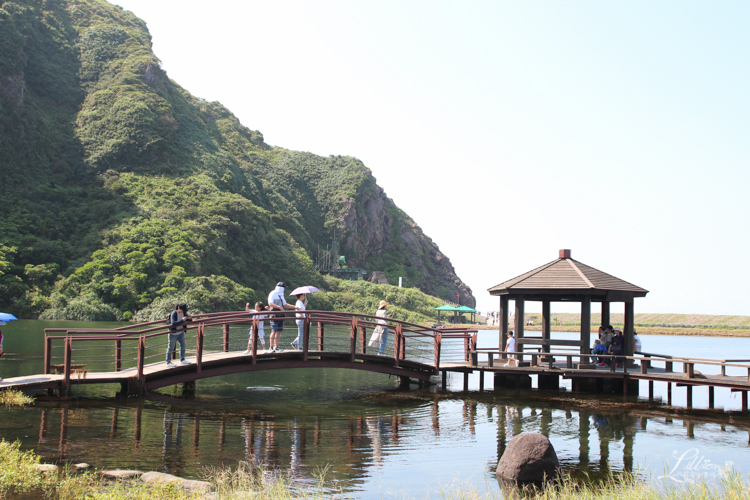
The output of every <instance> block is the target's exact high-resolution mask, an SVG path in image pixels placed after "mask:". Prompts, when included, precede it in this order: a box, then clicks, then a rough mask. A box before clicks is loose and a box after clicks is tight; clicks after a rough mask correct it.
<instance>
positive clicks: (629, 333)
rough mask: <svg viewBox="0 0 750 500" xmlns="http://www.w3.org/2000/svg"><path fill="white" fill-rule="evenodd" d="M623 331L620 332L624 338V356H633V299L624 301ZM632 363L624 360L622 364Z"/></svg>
mask: <svg viewBox="0 0 750 500" xmlns="http://www.w3.org/2000/svg"><path fill="white" fill-rule="evenodd" d="M624 323H625V324H624V327H625V328H624V330H623V332H622V334H623V336H624V337H625V356H632V355H633V347H634V346H633V330H634V329H635V325H634V323H635V314H634V310H633V299H632V298H630V299H628V300H626V301H625V314H624ZM628 363H632V360H629V359H626V360H625V363H624V364H628Z"/></svg>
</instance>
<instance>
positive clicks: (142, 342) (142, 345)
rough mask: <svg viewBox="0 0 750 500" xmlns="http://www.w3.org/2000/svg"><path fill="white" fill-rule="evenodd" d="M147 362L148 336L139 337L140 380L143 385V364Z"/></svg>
mask: <svg viewBox="0 0 750 500" xmlns="http://www.w3.org/2000/svg"><path fill="white" fill-rule="evenodd" d="M145 362H146V337H144V336H143V335H141V336H140V337H138V382H139V384H140V385H143V365H144V364H145Z"/></svg>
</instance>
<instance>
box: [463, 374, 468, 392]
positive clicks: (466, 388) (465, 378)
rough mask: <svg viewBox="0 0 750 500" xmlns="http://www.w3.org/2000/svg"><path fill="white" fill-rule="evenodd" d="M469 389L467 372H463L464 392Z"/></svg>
mask: <svg viewBox="0 0 750 500" xmlns="http://www.w3.org/2000/svg"><path fill="white" fill-rule="evenodd" d="M468 390H469V372H464V392H467V391H468Z"/></svg>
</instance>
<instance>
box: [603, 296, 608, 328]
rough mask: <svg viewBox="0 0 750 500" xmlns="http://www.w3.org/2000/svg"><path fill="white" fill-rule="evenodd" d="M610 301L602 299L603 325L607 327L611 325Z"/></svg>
mask: <svg viewBox="0 0 750 500" xmlns="http://www.w3.org/2000/svg"><path fill="white" fill-rule="evenodd" d="M609 321H610V319H609V301H608V300H603V301H602V326H603V327H604V328H607V326H609Z"/></svg>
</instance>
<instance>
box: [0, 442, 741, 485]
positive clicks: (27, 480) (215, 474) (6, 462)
mask: <svg viewBox="0 0 750 500" xmlns="http://www.w3.org/2000/svg"><path fill="white" fill-rule="evenodd" d="M19 446H20V445H19V443H9V442H7V441H4V440H2V441H0V463H1V464H2V465H3V466H2V467H0V498H6V497H8V496H11V497H13V496H14V495H16V496H24V495H33V496H34V497H35V498H47V499H50V500H73V499H80V498H85V499H92V500H104V499H107V500H121V499H123V500H125V499H127V500H187V499H197V498H212V499H216V500H230V499H231V500H235V499H243V498H253V499H255V500H279V499H283V500H292V499H300V498H309V499H324V498H345V497H349V496H352V497H356V496H357V495H356V493H354V494H351V495H349V494H347V493H344V492H341V491H335V492H331V491H330V490H327V489H326V488H324V486H323V479H324V475H325V471H323V472H321V474H320V476H319V478H318V479H319V482H318V484H317V485H314V486H311V487H307V488H302V489H300V488H297V487H295V486H293V485H292V484H291V482H290V481H289V480H287V479H286V478H285V477H284V476H283V475H270V476H269V475H268V474H266V472H268V471H267V470H266V469H264V468H263V467H262V466H256V465H253V464H248V463H246V462H240V463H239V466H238V467H237V469H236V470H229V469H227V468H216V469H205V471H204V472H205V473H204V479H205V480H208V481H210V482H212V483H213V484H215V485H216V492H215V493H209V494H205V493H190V492H187V491H184V490H182V489H181V488H180V487H178V486H176V485H175V484H174V483H166V484H146V483H144V482H142V481H140V480H139V479H130V480H124V481H109V480H106V479H104V478H102V477H101V476H99V475H97V474H95V473H91V472H84V473H77V472H72V471H68V470H65V471H62V472H54V471H53V472H43V473H42V472H39V471H38V470H37V464H38V463H39V457H38V456H36V454H34V453H33V452H24V451H21V450H20V449H19ZM269 477H270V479H269ZM440 496H441V497H442V498H444V499H457V500H458V499H462V500H463V499H468V500H473V499H477V500H479V499H495V498H497V499H498V500H499V499H500V498H504V499H511V498H517V499H525V500H573V499H586V500H605V499H606V500H610V499H612V498H618V499H621V500H652V499H653V500H656V499H663V498H666V499H672V500H714V499H716V500H719V499H730V500H733V499H737V500H739V499H744V498H750V484H749V483H747V482H745V481H743V479H742V477H741V476H740V474H739V473H736V472H732V473H729V474H728V475H727V476H725V477H724V478H722V479H721V481H720V482H719V484H718V485H711V484H708V483H706V482H697V483H695V484H691V485H689V486H686V487H681V486H680V487H677V486H665V487H664V488H662V489H658V488H656V487H653V486H651V485H647V484H645V483H643V482H642V481H641V480H640V479H638V478H637V477H636V476H634V475H625V476H624V477H618V478H616V477H614V476H610V478H609V479H608V481H606V482H605V483H603V484H602V483H597V484H582V483H579V482H576V481H574V480H572V479H570V478H564V479H563V480H562V481H561V483H560V485H559V486H557V487H550V488H547V489H545V490H542V491H538V490H531V489H518V488H515V487H508V488H506V489H505V490H504V491H503V492H502V496H501V495H499V494H496V493H489V494H487V495H484V494H480V493H478V492H477V491H476V489H475V488H474V487H473V486H471V485H468V486H464V485H462V484H461V483H460V482H459V483H455V484H454V485H451V486H443V487H441V488H440ZM425 498H429V496H428V495H426V496H425Z"/></svg>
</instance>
